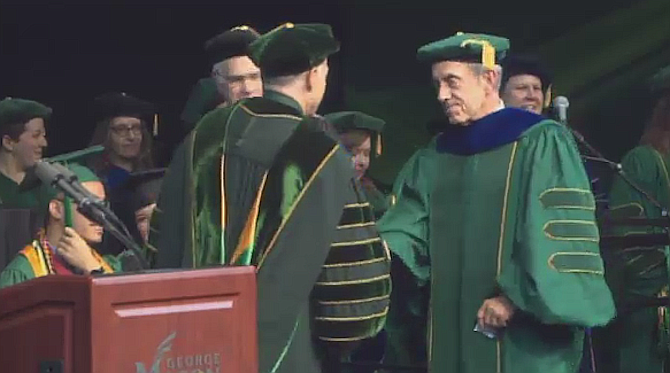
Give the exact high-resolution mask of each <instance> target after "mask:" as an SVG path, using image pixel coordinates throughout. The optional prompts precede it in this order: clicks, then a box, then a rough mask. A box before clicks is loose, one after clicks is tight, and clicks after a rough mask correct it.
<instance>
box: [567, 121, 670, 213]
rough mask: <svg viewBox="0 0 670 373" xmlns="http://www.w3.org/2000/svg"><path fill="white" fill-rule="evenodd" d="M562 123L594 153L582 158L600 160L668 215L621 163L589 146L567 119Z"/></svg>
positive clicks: (578, 140)
mask: <svg viewBox="0 0 670 373" xmlns="http://www.w3.org/2000/svg"><path fill="white" fill-rule="evenodd" d="M562 123H563V124H564V125H565V126H566V127H567V128H568V129H569V130H570V132H572V135H573V136H574V137H575V139H576V140H577V142H579V143H580V144H581V145H583V146H584V147H585V148H586V150H588V151H589V152H590V153H591V154H593V155H595V157H594V156H589V155H583V156H582V158H584V159H586V160H589V161H593V162H600V163H603V164H605V165H607V166H609V168H610V169H611V170H612V171H614V172H615V173H616V174H617V175H619V177H621V179H622V180H623V181H624V182H625V183H626V184H628V186H630V187H631V188H633V189H635V190H636V191H637V192H638V193H640V194H642V195H643V196H644V197H645V198H646V199H648V200H649V202H651V204H652V205H654V207H657V208H658V209H660V210H661V215H662V216H664V217H667V216H668V210H667V209H666V208H665V207H663V205H661V203H660V202H658V200H656V198H654V197H652V196H651V194H650V193H649V192H647V191H646V190H644V189H642V187H640V186H639V185H637V184H636V183H635V182H634V181H633V180H631V179H630V178H629V177H628V175H626V172H625V171H624V169H623V166H622V165H621V163H616V162H612V161H610V160H609V159H607V158H605V156H604V155H603V154H602V153H600V152H599V151H598V150H596V148H594V147H593V146H591V144H589V143H588V142H587V141H586V139H584V136H582V134H581V133H579V132H577V130H575V129H574V128H572V127H570V126H569V125H568V123H567V121H563V122H562Z"/></svg>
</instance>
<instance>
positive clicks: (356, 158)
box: [325, 111, 390, 219]
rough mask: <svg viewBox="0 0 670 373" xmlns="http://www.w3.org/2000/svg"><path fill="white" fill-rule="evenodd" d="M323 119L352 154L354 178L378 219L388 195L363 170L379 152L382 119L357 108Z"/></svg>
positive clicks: (385, 204) (385, 205) (386, 205)
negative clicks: (358, 182) (372, 156)
mask: <svg viewBox="0 0 670 373" xmlns="http://www.w3.org/2000/svg"><path fill="white" fill-rule="evenodd" d="M325 119H326V121H327V122H328V123H330V124H331V125H332V126H333V127H334V128H335V130H336V131H337V133H338V135H339V138H340V142H341V143H342V145H343V146H344V147H345V148H346V150H347V151H348V152H349V153H350V154H351V156H352V157H353V159H352V160H353V162H354V171H355V172H356V178H358V180H359V181H360V183H361V186H362V187H363V190H364V191H365V196H366V197H367V199H368V202H370V204H371V205H372V208H373V210H374V212H375V217H376V218H377V219H379V218H380V217H381V216H382V215H384V213H385V212H386V210H387V209H388V207H389V203H390V198H389V197H387V196H386V195H385V194H384V193H383V192H381V191H380V190H379V189H378V188H377V186H376V185H375V183H374V181H373V180H372V179H371V178H370V177H368V176H366V172H367V171H368V168H369V167H370V158H371V155H372V154H374V155H376V156H380V155H381V152H382V136H381V134H382V131H383V130H384V125H385V124H386V122H385V121H384V120H383V119H380V118H376V117H373V116H371V115H367V114H365V113H361V112H358V111H343V112H338V113H331V114H328V115H326V116H325ZM373 151H374V153H373Z"/></svg>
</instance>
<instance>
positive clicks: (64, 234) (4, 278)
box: [0, 163, 121, 287]
mask: <svg viewBox="0 0 670 373" xmlns="http://www.w3.org/2000/svg"><path fill="white" fill-rule="evenodd" d="M68 168H69V169H70V171H72V172H73V173H74V174H75V175H76V176H77V178H78V179H79V181H80V182H81V185H82V186H83V187H84V188H85V189H86V190H88V191H89V192H91V193H92V194H93V195H95V196H97V197H98V198H100V199H104V198H105V188H104V186H103V184H102V182H100V179H98V177H97V176H95V174H94V173H93V171H91V170H89V169H88V168H86V167H84V166H81V165H78V164H75V163H73V164H70V165H68ZM49 190H50V196H51V198H49V200H48V202H47V208H46V210H47V211H48V215H47V218H46V222H45V225H44V227H43V229H41V230H40V232H39V233H38V234H37V236H36V237H35V239H34V241H33V242H32V243H31V244H29V245H27V246H26V247H25V248H24V249H23V250H21V251H20V252H19V254H18V255H17V256H16V257H15V258H14V260H12V261H11V262H10V263H9V265H8V266H7V267H6V268H5V269H4V270H3V271H2V273H0V287H7V286H11V285H15V284H18V283H21V282H24V281H28V280H30V279H33V278H36V277H42V276H47V275H54V274H56V275H74V274H103V273H114V272H118V271H120V270H121V261H120V260H118V259H117V258H115V257H112V256H105V257H103V256H101V255H100V254H98V252H97V251H96V250H95V249H94V248H93V247H95V246H96V245H98V244H99V243H100V242H101V241H102V234H103V229H102V227H101V226H99V225H97V224H95V223H93V222H92V221H90V220H89V219H88V218H86V217H85V216H83V215H82V214H80V213H79V212H77V211H76V207H75V204H74V203H73V201H72V200H70V199H69V198H66V197H65V196H64V194H63V193H62V192H58V191H56V190H54V189H51V188H49ZM68 220H70V221H68Z"/></svg>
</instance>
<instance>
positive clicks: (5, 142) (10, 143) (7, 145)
mask: <svg viewBox="0 0 670 373" xmlns="http://www.w3.org/2000/svg"><path fill="white" fill-rule="evenodd" d="M14 144H16V141H14V140H13V139H12V138H11V137H9V136H8V135H4V136H2V148H3V149H5V150H7V151H8V152H11V151H12V150H14Z"/></svg>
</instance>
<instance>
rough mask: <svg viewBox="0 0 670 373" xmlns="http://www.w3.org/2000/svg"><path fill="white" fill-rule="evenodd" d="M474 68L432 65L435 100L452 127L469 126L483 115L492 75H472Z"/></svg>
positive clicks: (456, 64)
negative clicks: (454, 125)
mask: <svg viewBox="0 0 670 373" xmlns="http://www.w3.org/2000/svg"><path fill="white" fill-rule="evenodd" d="M476 66H477V65H475V64H469V63H464V62H455V61H442V62H438V63H435V64H433V82H434V84H435V88H436V90H437V100H438V101H439V102H440V104H442V108H443V110H444V113H445V114H446V116H447V117H448V118H449V121H450V122H451V123H452V124H457V125H468V124H470V123H471V122H472V121H473V120H476V119H479V118H481V117H483V116H485V115H487V114H488V113H486V112H485V111H486V108H485V103H486V98H487V95H488V94H489V93H490V92H491V90H492V89H494V87H493V84H494V79H495V76H486V74H495V72H493V71H486V72H484V71H482V72H481V73H478V72H477V71H475V69H476Z"/></svg>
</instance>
